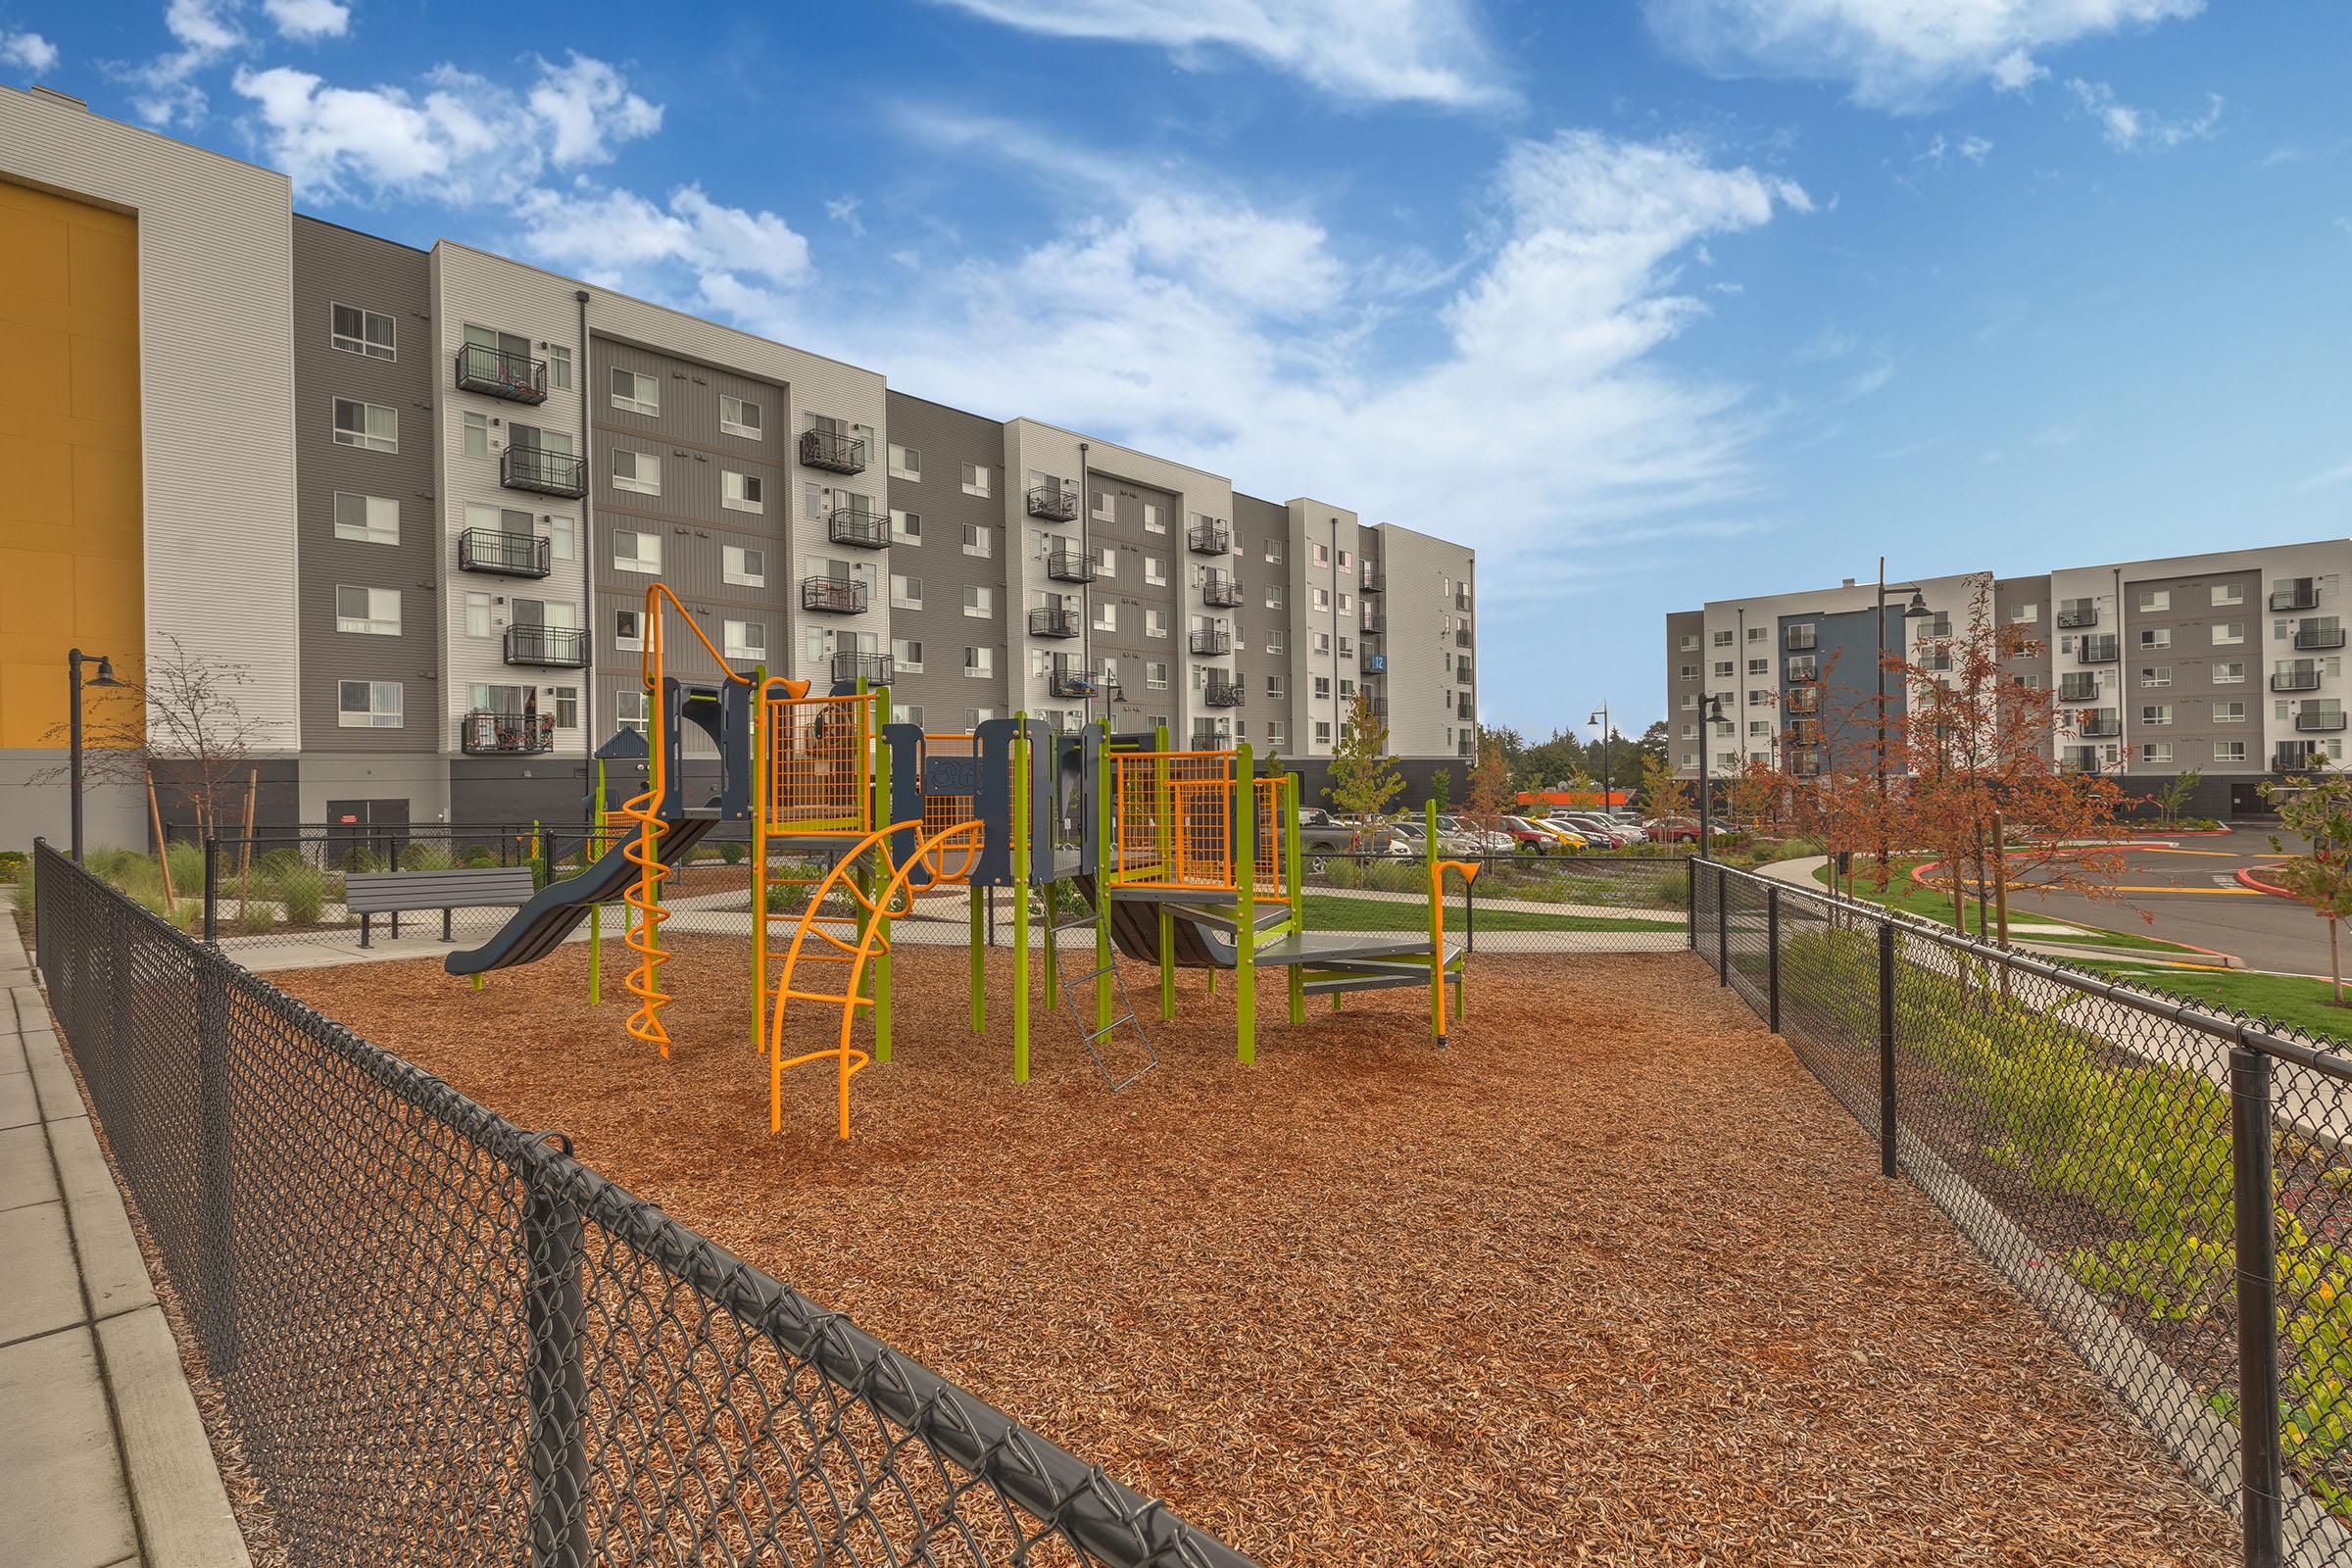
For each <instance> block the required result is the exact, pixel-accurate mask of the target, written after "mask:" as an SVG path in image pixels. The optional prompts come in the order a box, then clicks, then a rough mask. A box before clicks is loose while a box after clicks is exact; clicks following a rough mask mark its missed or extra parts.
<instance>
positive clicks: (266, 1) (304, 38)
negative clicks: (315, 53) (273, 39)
mask: <svg viewBox="0 0 2352 1568" xmlns="http://www.w3.org/2000/svg"><path fill="white" fill-rule="evenodd" d="M262 9H263V10H264V11H267V12H268V13H270V21H271V22H272V23H274V24H276V25H277V33H278V36H279V37H281V38H290V39H292V40H294V41H295V42H296V43H314V42H316V41H317V40H319V39H320V38H340V37H342V36H343V35H344V34H345V33H347V32H349V31H350V30H351V7H349V6H347V5H342V4H339V3H338V0H262Z"/></svg>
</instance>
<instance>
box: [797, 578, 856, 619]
mask: <svg viewBox="0 0 2352 1568" xmlns="http://www.w3.org/2000/svg"><path fill="white" fill-rule="evenodd" d="M801 608H802V609H803V610H814V611H821V612H823V613H826V614H828V615H862V614H864V613H865V584H864V583H861V582H859V581H858V579H856V578H855V577H803V578H802V579H801Z"/></svg>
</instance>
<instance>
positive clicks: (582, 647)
mask: <svg viewBox="0 0 2352 1568" xmlns="http://www.w3.org/2000/svg"><path fill="white" fill-rule="evenodd" d="M507 662H508V663H510V664H538V665H544V666H547V667H549V668H555V669H577V668H579V667H580V666H582V665H584V664H586V663H587V662H588V634H587V633H586V632H584V631H582V630H580V628H579V627H577V626H527V625H523V626H509V627H508V628H507Z"/></svg>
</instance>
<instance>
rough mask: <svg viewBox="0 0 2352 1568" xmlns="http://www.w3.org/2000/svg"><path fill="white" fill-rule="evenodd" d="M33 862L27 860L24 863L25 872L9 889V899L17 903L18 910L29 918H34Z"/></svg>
mask: <svg viewBox="0 0 2352 1568" xmlns="http://www.w3.org/2000/svg"><path fill="white" fill-rule="evenodd" d="M32 883H33V870H32V862H31V861H29V860H27V861H26V862H25V871H24V874H23V875H21V876H19V877H18V878H17V879H16V881H15V882H13V883H11V884H10V885H9V889H8V896H9V899H10V900H11V901H12V902H13V903H14V904H15V905H16V907H17V912H18V913H19V914H21V915H23V916H25V919H27V920H29V919H31V918H32Z"/></svg>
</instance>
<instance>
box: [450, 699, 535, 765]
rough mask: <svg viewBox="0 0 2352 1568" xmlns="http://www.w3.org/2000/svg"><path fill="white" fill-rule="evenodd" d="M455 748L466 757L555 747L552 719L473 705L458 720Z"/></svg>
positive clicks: (514, 754)
mask: <svg viewBox="0 0 2352 1568" xmlns="http://www.w3.org/2000/svg"><path fill="white" fill-rule="evenodd" d="M458 749H459V750H460V751H462V752H464V753H465V754H466V756H468V757H535V756H539V755H541V754H543V753H546V752H552V751H554V750H555V749H556V720H555V717H554V715H553V714H549V715H547V716H544V717H538V718H532V717H528V716H526V715H524V714H521V713H500V712H493V711H491V710H489V709H486V708H477V709H475V710H474V711H472V712H470V713H467V714H466V716H465V717H463V718H461V719H459V720H458Z"/></svg>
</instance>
